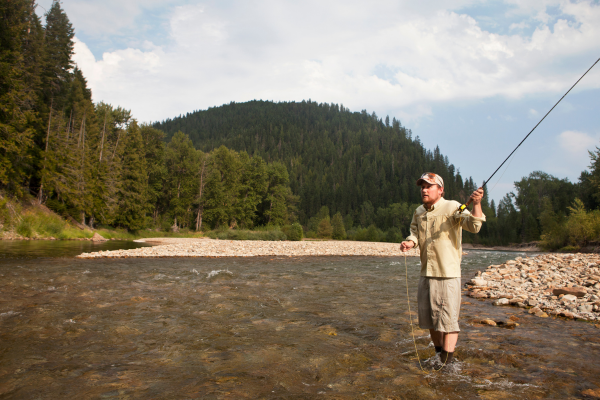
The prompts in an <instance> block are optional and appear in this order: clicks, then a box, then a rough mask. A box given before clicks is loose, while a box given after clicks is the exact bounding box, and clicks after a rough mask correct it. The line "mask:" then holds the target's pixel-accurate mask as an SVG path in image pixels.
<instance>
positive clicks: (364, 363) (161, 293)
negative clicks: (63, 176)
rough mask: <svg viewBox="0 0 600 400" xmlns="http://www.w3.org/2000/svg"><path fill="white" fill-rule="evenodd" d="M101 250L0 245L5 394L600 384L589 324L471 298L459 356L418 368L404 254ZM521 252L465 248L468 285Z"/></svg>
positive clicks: (347, 393)
mask: <svg viewBox="0 0 600 400" xmlns="http://www.w3.org/2000/svg"><path fill="white" fill-rule="evenodd" d="M90 246H92V245H91V244H89V242H86V243H83V242H0V288H1V289H0V335H1V336H0V337H1V339H0V398H1V399H33V398H44V399H47V398H50V399H82V398H108V399H162V398H182V399H195V398H202V399H240V398H248V399H256V398H264V399H313V398H323V399H334V398H335V399H355V398H368V399H379V398H380V399H480V398H483V399H514V398H521V399H545V398H556V399H565V398H582V396H583V395H582V393H583V392H584V391H586V390H588V391H589V390H590V389H591V390H596V389H597V387H598V386H600V374H599V373H600V337H599V335H598V333H599V332H600V330H599V329H598V328H596V326H594V325H593V324H590V323H586V322H580V321H570V320H564V319H554V318H538V317H535V316H531V315H529V314H528V313H527V312H526V310H523V309H520V308H515V307H494V306H492V305H491V302H490V301H489V300H483V301H482V300H474V299H470V298H466V297H464V298H463V306H462V309H461V318H460V328H461V331H462V332H461V334H460V337H459V343H458V347H457V351H456V353H455V357H456V358H457V359H458V360H459V361H458V362H457V363H455V364H453V365H452V367H451V368H447V369H445V370H443V371H442V372H434V371H432V370H431V368H429V367H428V366H427V365H426V364H427V363H424V364H425V365H424V367H425V371H422V370H421V369H420V366H419V363H418V360H417V358H416V357H415V353H414V346H413V341H412V338H411V327H410V322H409V314H408V307H407V300H406V285H405V272H404V268H405V260H404V258H373V257H304V258H291V257H277V258H266V257H260V258H214V259H211V258H173V259H166V258H157V259H99V260H79V259H75V258H74V257H73V256H74V255H76V254H79V253H81V252H83V251H86V252H87V251H90V248H91V247H90ZM100 246H101V247H97V245H96V247H94V248H93V250H94V251H97V250H108V249H110V248H116V247H120V248H123V247H124V246H137V244H133V243H131V242H109V243H106V244H103V245H100ZM102 246H104V247H102ZM518 256H525V254H523V253H514V252H513V253H510V252H494V251H476V250H470V251H469V254H468V255H465V256H464V259H463V281H466V280H467V279H469V278H471V277H472V276H473V274H474V273H475V271H477V270H478V269H484V268H485V267H487V266H488V265H490V264H499V263H501V262H503V261H505V260H508V259H512V258H515V257H518ZM407 265H408V274H409V282H408V285H409V292H410V296H411V297H410V298H411V303H410V304H411V307H412V309H413V313H414V309H415V307H416V285H417V280H418V271H419V265H418V260H417V259H415V258H412V259H407ZM487 317H489V318H492V319H494V320H507V319H509V318H511V317H512V319H513V320H514V321H516V322H517V323H518V324H519V326H518V327H516V328H512V329H508V328H502V327H491V326H487V325H480V324H479V323H478V321H479V320H481V319H484V318H487ZM415 318H416V317H413V320H414V319H415ZM415 322H416V321H415ZM415 329H416V332H415V333H416V336H417V347H418V350H419V354H420V356H421V359H423V360H424V359H427V358H428V357H430V356H432V355H433V347H431V346H430V343H429V340H428V336H427V335H426V334H425V332H424V331H420V330H419V329H418V328H417V327H415ZM587 393H589V392H587ZM598 393H600V391H599V392H598Z"/></svg>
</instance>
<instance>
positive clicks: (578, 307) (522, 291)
mask: <svg viewBox="0 0 600 400" xmlns="http://www.w3.org/2000/svg"><path fill="white" fill-rule="evenodd" d="M465 286H466V288H465V289H463V290H465V291H467V293H466V295H467V296H469V297H472V298H476V299H490V300H494V302H493V305H495V306H504V305H512V306H516V307H520V308H525V309H529V311H528V312H529V313H530V314H534V315H536V316H538V317H541V318H547V317H549V316H561V317H565V318H569V319H583V320H587V321H600V255H598V254H583V253H576V254H563V253H547V254H541V255H537V256H534V257H517V258H515V259H514V260H509V261H507V262H505V263H503V264H500V265H490V266H489V267H487V269H486V270H485V271H478V272H477V275H476V276H475V277H474V278H473V279H471V280H470V281H469V282H467V283H466V284H465Z"/></svg>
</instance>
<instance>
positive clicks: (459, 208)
mask: <svg viewBox="0 0 600 400" xmlns="http://www.w3.org/2000/svg"><path fill="white" fill-rule="evenodd" d="M598 61H600V58H598V59H597V60H596V62H595V63H594V64H592V66H591V67H590V68H589V69H588V70H587V71H585V73H584V74H583V75H581V78H579V79H578V80H577V82H575V83H574V84H573V86H571V88H570V89H569V90H567V93H565V94H564V95H563V96H562V97H561V98H560V99H559V100H558V101H557V102H556V104H554V105H553V106H552V108H551V109H550V111H548V112H547V113H546V115H544V117H543V118H542V119H541V120H540V122H538V123H537V124H536V125H535V126H534V127H533V129H532V130H531V131H529V133H528V134H527V136H525V138H523V140H521V143H519V144H518V145H517V147H515V149H514V150H513V151H512V152H511V153H510V154H509V155H508V157H506V159H505V160H504V161H502V164H500V166H499V167H498V168H496V170H495V171H494V173H493V174H492V176H490V177H489V178H488V179H487V180H485V181H483V185H481V187H480V189H483V188H484V187H485V185H486V184H488V182H489V181H490V180H492V178H493V177H494V175H496V172H498V171H499V170H500V168H502V166H503V165H504V164H505V163H506V162H507V161H508V159H509V158H510V157H511V156H512V155H513V154H514V153H515V151H517V149H518V148H519V147H521V145H522V144H523V142H524V141H525V140H527V138H528V137H529V135H531V134H532V133H533V131H535V128H537V127H538V125H539V124H541V123H542V121H543V120H544V119H546V117H547V116H548V114H550V113H551V112H552V110H554V108H555V107H556V106H557V105H558V103H560V102H561V101H562V99H564V98H565V96H566V95H568V94H569V92H570V91H571V90H572V89H573V88H574V87H575V86H576V85H577V84H578V83H579V81H580V80H582V79H583V77H584V76H586V74H587V73H588V72H590V71H591V69H592V68H594V66H595V65H596V64H598ZM472 202H473V199H471V198H469V200H468V201H467V202H466V203H465V204H462V205H461V206H460V207H458V212H459V213H462V212H463V211H465V210H466V208H467V207H468V206H469V205H470V204H471V203H472Z"/></svg>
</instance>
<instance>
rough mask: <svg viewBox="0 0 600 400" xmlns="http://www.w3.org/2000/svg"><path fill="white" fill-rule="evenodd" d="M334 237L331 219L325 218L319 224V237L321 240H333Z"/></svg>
mask: <svg viewBox="0 0 600 400" xmlns="http://www.w3.org/2000/svg"><path fill="white" fill-rule="evenodd" d="M332 235H333V227H332V226H331V222H330V220H329V217H327V218H323V219H322V220H321V221H320V222H319V226H318V227H317V236H318V237H320V238H321V239H326V238H327V239H331V236H332Z"/></svg>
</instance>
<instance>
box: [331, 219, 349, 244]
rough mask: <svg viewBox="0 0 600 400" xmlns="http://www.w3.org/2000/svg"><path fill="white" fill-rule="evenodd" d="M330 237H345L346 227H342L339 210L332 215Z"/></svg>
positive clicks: (342, 238) (342, 221)
mask: <svg viewBox="0 0 600 400" xmlns="http://www.w3.org/2000/svg"><path fill="white" fill-rule="evenodd" d="M331 226H332V235H331V236H332V237H333V238H334V239H337V240H344V239H346V229H345V228H344V220H343V219H342V214H340V213H339V212H338V213H337V214H335V215H334V216H333V219H332V220H331Z"/></svg>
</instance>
